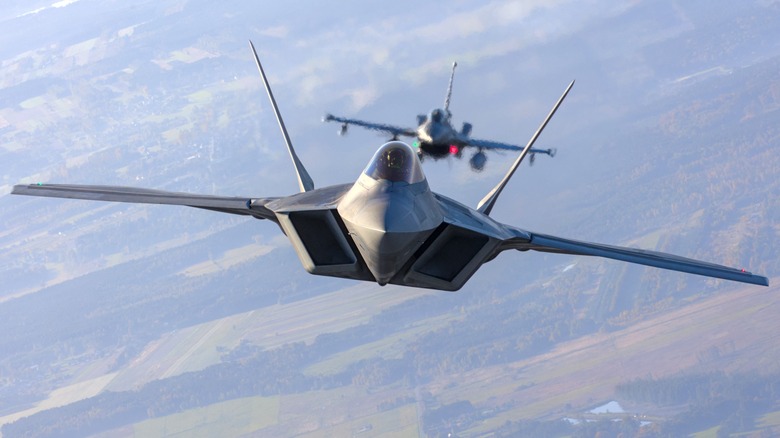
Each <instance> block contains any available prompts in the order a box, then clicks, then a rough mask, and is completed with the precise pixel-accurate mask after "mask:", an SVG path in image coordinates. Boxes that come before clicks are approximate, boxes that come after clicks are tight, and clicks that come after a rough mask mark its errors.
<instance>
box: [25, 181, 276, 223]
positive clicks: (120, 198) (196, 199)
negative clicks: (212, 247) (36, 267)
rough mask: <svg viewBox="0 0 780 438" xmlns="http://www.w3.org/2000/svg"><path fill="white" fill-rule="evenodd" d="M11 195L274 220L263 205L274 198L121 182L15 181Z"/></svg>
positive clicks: (273, 216)
mask: <svg viewBox="0 0 780 438" xmlns="http://www.w3.org/2000/svg"><path fill="white" fill-rule="evenodd" d="M11 193H12V194H14V195H28V196H44V197H48V198H70V199H87V200H92V201H113V202H131V203H137V204H169V205H184V206H188V207H195V208H203V209H206V210H213V211H219V212H222V213H230V214H240V215H246V216H254V217H256V218H258V219H269V220H272V221H274V222H277V218H276V215H275V214H274V213H273V212H272V211H271V210H269V209H268V208H266V207H265V205H266V204H267V203H269V202H271V201H273V200H275V199H276V198H259V199H257V198H255V199H253V198H242V197H226V196H212V195H194V194H190V193H180V192H167V191H164V190H152V189H139V188H135V187H123V186H93V185H75V184H42V183H38V184H29V185H16V186H14V188H13V190H11Z"/></svg>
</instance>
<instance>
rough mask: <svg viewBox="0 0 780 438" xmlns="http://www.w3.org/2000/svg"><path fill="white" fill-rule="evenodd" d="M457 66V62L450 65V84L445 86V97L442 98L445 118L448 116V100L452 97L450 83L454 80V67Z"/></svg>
mask: <svg viewBox="0 0 780 438" xmlns="http://www.w3.org/2000/svg"><path fill="white" fill-rule="evenodd" d="M457 66H458V63H457V62H453V63H452V72H451V73H450V84H449V85H448V86H447V97H445V98H444V111H446V112H447V118H449V115H450V98H451V97H452V81H453V79H455V67H457Z"/></svg>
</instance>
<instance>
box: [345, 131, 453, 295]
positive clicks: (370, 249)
mask: <svg viewBox="0 0 780 438" xmlns="http://www.w3.org/2000/svg"><path fill="white" fill-rule="evenodd" d="M338 213H339V216H341V219H342V220H343V221H344V225H345V226H346V228H347V230H348V231H349V234H350V236H351V237H352V239H353V241H354V242H355V245H356V246H357V249H358V251H359V252H360V254H361V256H362V257H363V260H364V261H365V263H366V266H367V267H368V269H369V270H370V271H371V273H372V274H373V275H374V278H375V279H376V282H377V283H379V284H380V285H385V284H387V283H388V282H389V281H390V279H391V278H393V276H394V275H395V274H396V273H398V272H399V271H400V270H401V269H402V268H403V267H404V265H405V264H406V262H407V261H408V260H409V259H410V258H411V257H412V255H413V254H414V253H415V251H417V249H418V248H419V247H420V246H421V245H422V244H423V243H424V242H425V240H426V239H427V238H428V237H429V236H430V235H431V234H432V233H433V232H434V230H436V228H437V227H438V226H439V225H440V224H441V223H442V214H441V211H440V209H439V207H438V203H437V202H436V200H435V198H434V196H433V194H432V193H431V191H430V188H429V187H428V181H427V180H426V179H425V176H424V174H423V172H422V169H421V167H420V161H419V159H418V158H417V154H415V153H414V151H413V150H412V148H411V147H409V146H408V145H406V144H405V143H402V142H390V143H387V144H385V145H384V146H383V147H382V148H380V149H379V150H378V151H377V153H376V154H375V155H374V158H373V159H372V160H371V162H370V163H369V165H368V167H366V169H365V171H364V172H363V173H362V174H361V175H360V177H359V178H358V180H357V182H356V183H355V184H354V185H353V186H352V188H351V189H350V190H349V191H348V192H347V193H346V194H345V195H344V198H343V199H342V200H341V202H340V203H339V206H338Z"/></svg>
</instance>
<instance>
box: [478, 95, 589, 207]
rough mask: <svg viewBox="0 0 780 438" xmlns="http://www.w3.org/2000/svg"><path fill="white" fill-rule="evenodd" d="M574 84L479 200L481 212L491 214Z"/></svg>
mask: <svg viewBox="0 0 780 438" xmlns="http://www.w3.org/2000/svg"><path fill="white" fill-rule="evenodd" d="M573 85H574V81H571V83H570V84H569V86H568V87H566V91H564V92H563V95H561V98H560V99H558V102H556V103H555V106H553V109H552V110H551V111H550V114H547V117H546V118H545V119H544V122H542V124H541V126H539V129H537V130H536V132H535V133H534V135H533V137H531V140H529V141H528V144H526V145H525V147H524V148H523V151H522V152H520V156H519V157H517V159H516V160H515V162H514V164H512V167H511V168H510V169H509V172H507V173H506V175H504V179H502V180H501V182H499V183H498V185H496V186H495V187H493V190H491V191H490V193H488V194H487V195H486V196H485V197H484V198H482V200H481V201H479V205H477V211H479V212H480V213H483V214H486V215H489V214H490V211H491V210H493V205H495V203H496V200H497V199H498V195H500V194H501V191H502V190H504V186H506V183H508V182H509V179H510V178H512V175H514V174H515V170H517V167H518V166H519V165H520V163H521V162H522V161H523V158H525V156H526V155H528V151H530V150H531V147H532V146H533V145H534V142H536V139H537V138H539V134H541V133H542V131H543V130H544V127H545V126H547V122H549V121H550V119H552V116H553V115H554V114H555V111H557V110H558V107H559V106H561V103H562V102H563V99H565V98H566V95H567V94H569V90H571V87H572V86H573Z"/></svg>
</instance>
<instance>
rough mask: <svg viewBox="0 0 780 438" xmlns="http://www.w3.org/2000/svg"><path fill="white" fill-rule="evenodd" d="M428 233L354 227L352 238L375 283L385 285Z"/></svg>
mask: <svg viewBox="0 0 780 438" xmlns="http://www.w3.org/2000/svg"><path fill="white" fill-rule="evenodd" d="M429 233H430V232H429V231H419V232H409V233H403V232H387V231H381V230H375V229H372V228H363V227H355V229H354V238H355V241H356V243H357V245H358V247H359V248H360V253H361V254H362V255H363V259H364V260H365V262H366V265H367V266H368V269H369V270H370V271H371V273H372V274H374V278H376V281H377V283H379V284H380V285H385V284H387V283H388V282H389V281H390V279H392V278H393V277H394V276H395V274H397V273H398V271H400V270H401V268H403V266H404V265H405V264H406V262H407V261H408V260H409V258H410V257H411V256H412V255H413V254H414V252H415V251H416V250H417V248H418V247H419V246H420V245H421V244H422V242H424V241H425V238H426V237H427V236H428V234H429Z"/></svg>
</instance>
